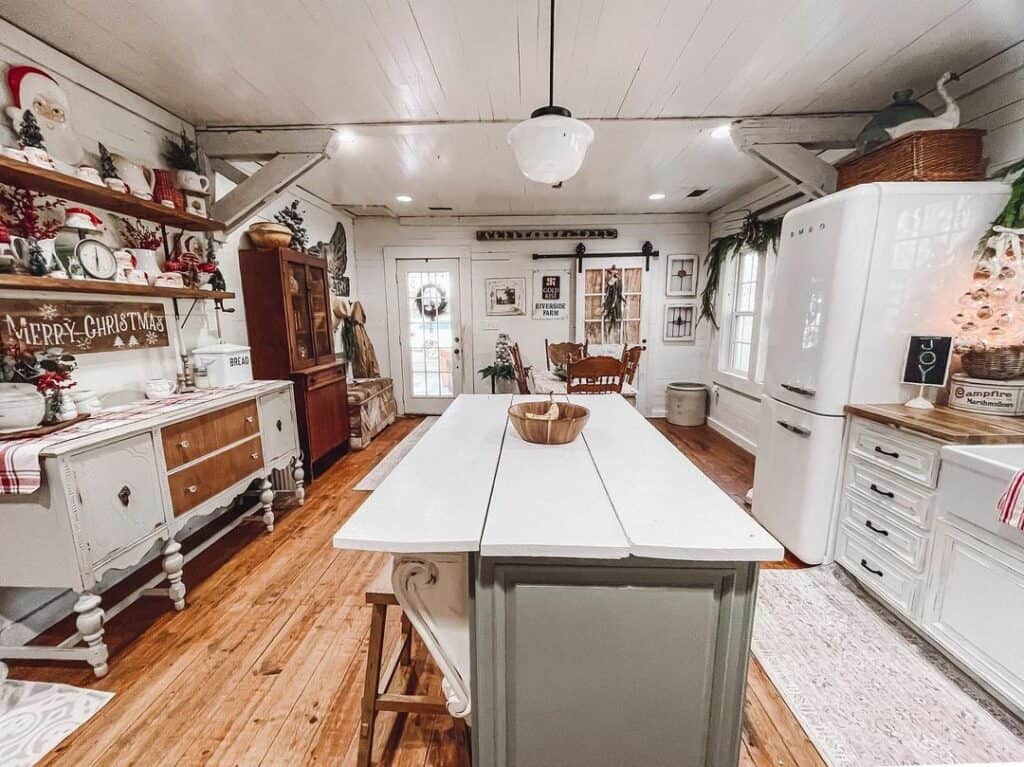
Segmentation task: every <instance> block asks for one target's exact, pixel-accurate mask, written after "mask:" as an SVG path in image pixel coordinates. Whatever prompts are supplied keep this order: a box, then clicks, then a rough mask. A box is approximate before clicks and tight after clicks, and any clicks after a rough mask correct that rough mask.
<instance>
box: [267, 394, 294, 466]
mask: <svg viewBox="0 0 1024 767" xmlns="http://www.w3.org/2000/svg"><path fill="white" fill-rule="evenodd" d="M260 413H261V416H260V435H261V437H262V439H263V452H264V453H265V454H266V456H267V460H268V461H273V460H274V459H275V458H279V457H280V456H282V455H284V454H286V453H292V452H294V451H295V449H296V448H297V447H298V435H297V434H296V431H295V411H294V409H293V407H292V394H291V392H290V391H282V392H277V393H276V394H268V395H266V396H265V397H261V398H260Z"/></svg>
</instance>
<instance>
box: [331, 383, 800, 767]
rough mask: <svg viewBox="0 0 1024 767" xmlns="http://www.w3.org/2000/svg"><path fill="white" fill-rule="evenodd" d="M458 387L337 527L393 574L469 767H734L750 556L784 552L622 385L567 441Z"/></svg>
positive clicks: (581, 400)
mask: <svg viewBox="0 0 1024 767" xmlns="http://www.w3.org/2000/svg"><path fill="white" fill-rule="evenodd" d="M522 399H524V398H523V397H515V398H513V397H512V396H511V395H463V396H461V397H459V398H458V399H457V400H456V401H455V402H454V404H453V405H452V406H451V407H450V408H449V409H448V410H447V411H446V413H445V414H444V416H442V417H441V418H440V419H439V420H438V421H437V423H435V425H434V426H433V427H432V429H431V430H430V431H429V432H428V433H427V434H426V435H425V436H424V438H423V439H422V440H421V441H420V442H419V443H418V444H417V445H416V447H415V448H413V450H412V451H411V452H410V453H409V454H408V455H407V456H406V457H405V458H404V459H403V461H402V462H401V463H400V464H399V465H398V466H397V467H396V468H395V469H394V471H392V473H391V474H390V475H389V476H388V477H387V479H385V481H384V482H383V483H382V484H381V486H380V487H379V488H378V489H377V490H376V491H374V493H373V495H371V496H370V498H369V499H368V500H367V501H366V503H364V504H363V506H362V507H361V508H360V509H359V510H358V511H357V512H356V513H355V514H354V515H353V516H352V517H351V518H350V519H349V521H348V522H346V524H345V525H344V526H343V527H342V528H341V529H340V530H339V531H338V533H337V534H336V535H335V538H334V544H335V546H337V547H340V548H353V549H365V550H374V551H388V552H391V553H393V554H394V570H393V575H392V583H393V585H394V588H395V595H396V597H397V598H398V601H399V602H400V603H401V605H402V607H403V609H404V610H405V612H406V614H407V615H408V617H409V619H410V620H411V621H412V623H413V625H414V626H415V628H416V630H417V633H418V634H419V636H420V637H421V639H422V640H423V642H424V644H425V645H426V647H427V649H428V650H429V651H430V653H431V655H432V656H433V658H434V660H435V661H436V662H437V664H438V666H439V667H440V669H441V672H442V674H443V676H444V684H443V688H444V693H445V696H446V698H447V704H448V709H449V711H450V712H451V713H452V714H453V715H454V716H460V717H465V718H467V719H468V720H469V721H470V722H471V724H472V725H473V726H472V734H473V761H474V764H476V765H477V767H491V766H492V765H493V766H495V767H497V766H501V767H513V766H517V767H538V766H540V765H560V766H564V767H573V766H575V765H580V767H583V765H586V766H587V767H602V766H605V765H607V767H620V766H621V765H634V764H635V765H641V764H642V765H646V766H649V767H658V766H660V765H664V766H665V767H668V766H669V765H672V766H673V767H675V766H678V765H685V766H686V767H691V766H693V767H696V766H697V765H713V766H715V767H726V766H728V767H734V766H735V765H736V763H737V760H738V754H739V746H740V730H741V726H742V713H743V700H744V686H745V683H746V670H747V658H748V653H749V643H750V631H751V627H752V623H753V614H754V596H755V591H756V583H757V571H758V563H759V562H762V561H771V560H778V559H781V558H782V556H783V549H782V547H781V546H780V545H779V544H778V542H777V541H776V540H775V539H774V538H772V537H771V536H770V535H769V534H768V533H767V532H765V531H764V530H763V529H762V528H761V527H760V526H759V525H758V524H757V523H756V522H755V521H754V520H753V519H752V518H751V517H750V516H749V515H747V514H746V513H745V512H744V511H743V510H742V509H740V508H739V507H737V506H736V504H735V503H734V502H733V501H732V500H731V499H730V498H729V497H728V496H727V495H726V494H725V493H724V492H723V491H721V490H720V489H719V488H718V487H717V486H715V485H714V483H712V482H711V480H710V479H708V478H707V477H706V476H705V475H704V474H703V473H702V472H701V471H700V470H699V469H697V468H696V467H695V466H694V465H693V464H692V463H691V462H690V461H689V460H687V459H686V457H685V456H683V455H682V454H681V453H679V451H678V450H677V449H676V448H675V447H674V446H673V445H672V444H671V443H669V442H668V440H666V439H665V438H664V437H663V436H662V435H661V434H660V433H659V432H658V431H657V430H656V429H654V427H652V426H651V425H650V424H649V423H648V422H647V421H646V420H645V419H644V418H643V417H642V416H640V415H639V413H637V411H636V410H634V409H633V408H632V407H630V406H629V405H628V404H627V403H626V401H625V400H624V399H623V398H622V397H621V396H618V395H603V396H593V395H591V396H578V395H570V396H569V397H568V399H569V401H572V402H575V403H577V404H581V405H584V406H585V407H587V408H589V409H590V411H591V416H590V421H589V422H588V424H587V426H586V428H585V429H584V431H583V436H582V437H581V438H580V439H577V440H576V441H575V442H572V443H570V444H568V445H561V446H544V445H533V444H529V443H527V442H524V441H523V440H522V439H521V438H520V437H519V435H518V434H517V433H516V431H515V429H514V428H513V426H512V425H511V423H509V422H508V419H507V410H508V407H509V405H511V404H512V402H513V401H520V400H522Z"/></svg>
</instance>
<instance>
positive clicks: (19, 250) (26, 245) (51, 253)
mask: <svg viewBox="0 0 1024 767" xmlns="http://www.w3.org/2000/svg"><path fill="white" fill-rule="evenodd" d="M36 243H37V244H38V245H39V247H40V248H42V251H43V261H44V262H45V263H46V270H47V271H50V270H51V269H54V268H56V267H57V266H59V263H58V261H57V249H56V247H55V245H54V243H55V240H54V239H53V238H50V239H48V240H36ZM31 247H32V241H31V240H29V239H28V238H27V237H19V236H17V235H11V248H13V249H14V252H15V253H16V254H17V256H18V258H19V259H21V263H22V264H24V265H25V267H30V261H31V258H32V254H31V252H30V250H31Z"/></svg>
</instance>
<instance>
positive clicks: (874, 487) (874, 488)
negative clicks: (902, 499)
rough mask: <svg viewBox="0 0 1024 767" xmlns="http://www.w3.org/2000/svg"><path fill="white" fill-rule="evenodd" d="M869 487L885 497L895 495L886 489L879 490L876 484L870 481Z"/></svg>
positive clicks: (893, 496)
mask: <svg viewBox="0 0 1024 767" xmlns="http://www.w3.org/2000/svg"><path fill="white" fill-rule="evenodd" d="M871 489H872V490H874V491H875V492H876V493H878V494H879V495H884V496H885V497H886V498H895V497H896V493H893V492H890V491H888V490H879V489H878V485H876V484H875V483H874V482H872V483H871Z"/></svg>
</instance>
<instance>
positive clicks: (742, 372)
mask: <svg viewBox="0 0 1024 767" xmlns="http://www.w3.org/2000/svg"><path fill="white" fill-rule="evenodd" d="M773 266H774V265H773V264H772V258H771V254H767V255H766V254H762V253H758V252H757V251H755V250H751V249H750V248H744V249H742V250H741V251H740V252H739V253H738V254H737V255H736V257H735V258H733V259H731V260H730V262H729V269H728V270H727V271H726V273H725V275H724V277H725V280H724V281H725V286H724V287H725V290H724V291H723V293H722V301H721V308H720V316H721V317H722V320H723V322H722V327H721V335H720V347H719V355H718V371H719V373H723V374H725V375H726V376H727V377H728V380H727V385H728V384H730V383H731V384H734V385H735V384H737V383H740V384H744V385H743V386H741V388H742V389H743V390H744V391H747V390H750V393H751V394H754V393H756V391H757V390H758V389H759V387H760V384H761V383H762V382H763V380H764V351H765V348H764V347H765V345H764V344H762V343H761V340H762V339H763V338H764V327H765V321H766V319H767V315H768V304H769V298H770V297H769V295H768V293H769V291H767V290H766V289H765V286H766V285H767V284H770V283H771V277H772V272H773V271H774V269H773Z"/></svg>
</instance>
